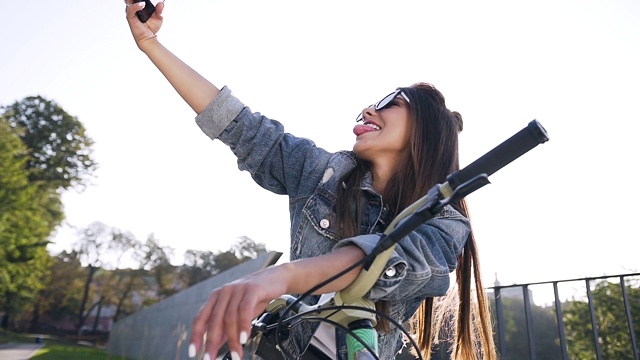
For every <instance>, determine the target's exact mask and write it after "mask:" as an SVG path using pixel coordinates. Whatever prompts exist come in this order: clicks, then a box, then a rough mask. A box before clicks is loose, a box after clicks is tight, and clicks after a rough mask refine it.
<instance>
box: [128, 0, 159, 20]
mask: <svg viewBox="0 0 640 360" xmlns="http://www.w3.org/2000/svg"><path fill="white" fill-rule="evenodd" d="M142 1H144V4H145V5H144V9H142V10H139V11H136V15H137V16H138V19H140V21H142V22H143V23H144V22H147V20H149V18H150V17H151V15H153V12H154V11H156V7H155V5H153V3H151V1H150V0H133V2H134V3H139V2H142Z"/></svg>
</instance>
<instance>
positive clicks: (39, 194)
mask: <svg viewBox="0 0 640 360" xmlns="http://www.w3.org/2000/svg"><path fill="white" fill-rule="evenodd" d="M27 152H28V149H27V148H26V146H25V145H24V144H23V143H22V142H21V141H20V137H19V136H18V135H16V134H15V132H14V131H13V130H12V129H11V127H10V126H9V124H7V123H6V121H4V120H3V119H2V118H0V307H2V308H3V310H4V311H5V312H6V313H7V314H8V315H9V316H12V315H13V314H15V313H16V312H18V311H21V310H24V309H25V307H26V306H27V304H25V301H24V300H28V299H33V298H34V297H35V294H36V293H37V292H38V291H39V290H40V288H42V279H43V277H45V276H46V270H47V268H48V266H49V261H50V257H49V254H48V253H47V251H46V248H45V246H46V245H47V241H46V239H47V237H48V236H49V234H50V233H51V231H53V229H54V228H55V226H56V225H58V224H59V222H60V221H61V219H62V216H63V215H62V210H61V209H62V204H61V202H60V199H59V196H58V195H57V194H56V193H55V192H54V191H52V190H50V189H48V188H44V187H42V186H39V185H38V184H34V183H31V182H29V179H28V175H29V172H26V171H25V170H24V166H25V163H26V161H27V157H26V156H25V154H27ZM3 325H4V326H7V325H8V324H7V321H6V320H5V323H4V324H3Z"/></svg>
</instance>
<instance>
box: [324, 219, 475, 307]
mask: <svg viewBox="0 0 640 360" xmlns="http://www.w3.org/2000/svg"><path fill="white" fill-rule="evenodd" d="M469 233H470V225H469V221H468V220H467V219H466V218H465V217H463V216H462V215H460V214H459V213H458V212H456V211H455V210H453V209H452V208H451V209H450V210H448V211H445V212H444V213H443V215H442V216H440V217H437V218H434V219H431V220H429V221H427V222H426V223H424V224H422V225H420V226H419V227H418V228H417V229H415V230H414V231H413V232H411V233H410V234H409V235H407V236H405V237H404V238H402V239H401V240H400V241H399V242H398V244H397V245H396V247H395V249H394V251H393V253H392V254H391V256H390V258H389V260H388V261H387V264H386V266H385V269H386V270H385V271H384V272H383V273H382V274H381V275H380V277H379V278H378V280H377V281H376V283H375V285H374V286H373V288H372V289H371V291H370V292H369V294H368V297H369V298H370V299H373V300H406V299H410V298H424V297H427V296H441V295H444V294H445V293H446V291H447V289H448V288H449V274H450V273H451V272H453V271H454V270H455V269H456V267H457V258H458V256H459V255H460V253H461V252H462V248H463V247H464V244H465V242H466V240H467V237H468V236H469ZM379 239H380V234H370V235H360V236H356V237H353V238H348V239H344V240H342V241H340V242H339V243H338V244H336V246H335V247H336V248H338V247H343V246H347V245H355V246H358V247H359V248H361V249H362V250H363V251H364V252H365V253H366V254H370V253H371V252H372V250H373V248H374V247H375V245H376V244H377V242H378V240H379Z"/></svg>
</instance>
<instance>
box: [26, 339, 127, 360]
mask: <svg viewBox="0 0 640 360" xmlns="http://www.w3.org/2000/svg"><path fill="white" fill-rule="evenodd" d="M31 359H32V360H86V359H90V360H129V359H128V358H126V357H120V356H112V355H109V354H107V352H106V351H104V350H101V349H96V348H92V347H89V346H82V345H75V344H62V343H53V342H49V341H45V346H44V347H43V348H42V349H40V350H38V351H37V352H36V353H35V355H33V356H32V357H31Z"/></svg>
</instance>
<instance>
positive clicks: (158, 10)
mask: <svg viewBox="0 0 640 360" xmlns="http://www.w3.org/2000/svg"><path fill="white" fill-rule="evenodd" d="M163 11H164V1H160V2H159V3H157V4H156V12H155V13H153V16H157V17H158V18H159V19H160V20H162V12H163Z"/></svg>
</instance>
